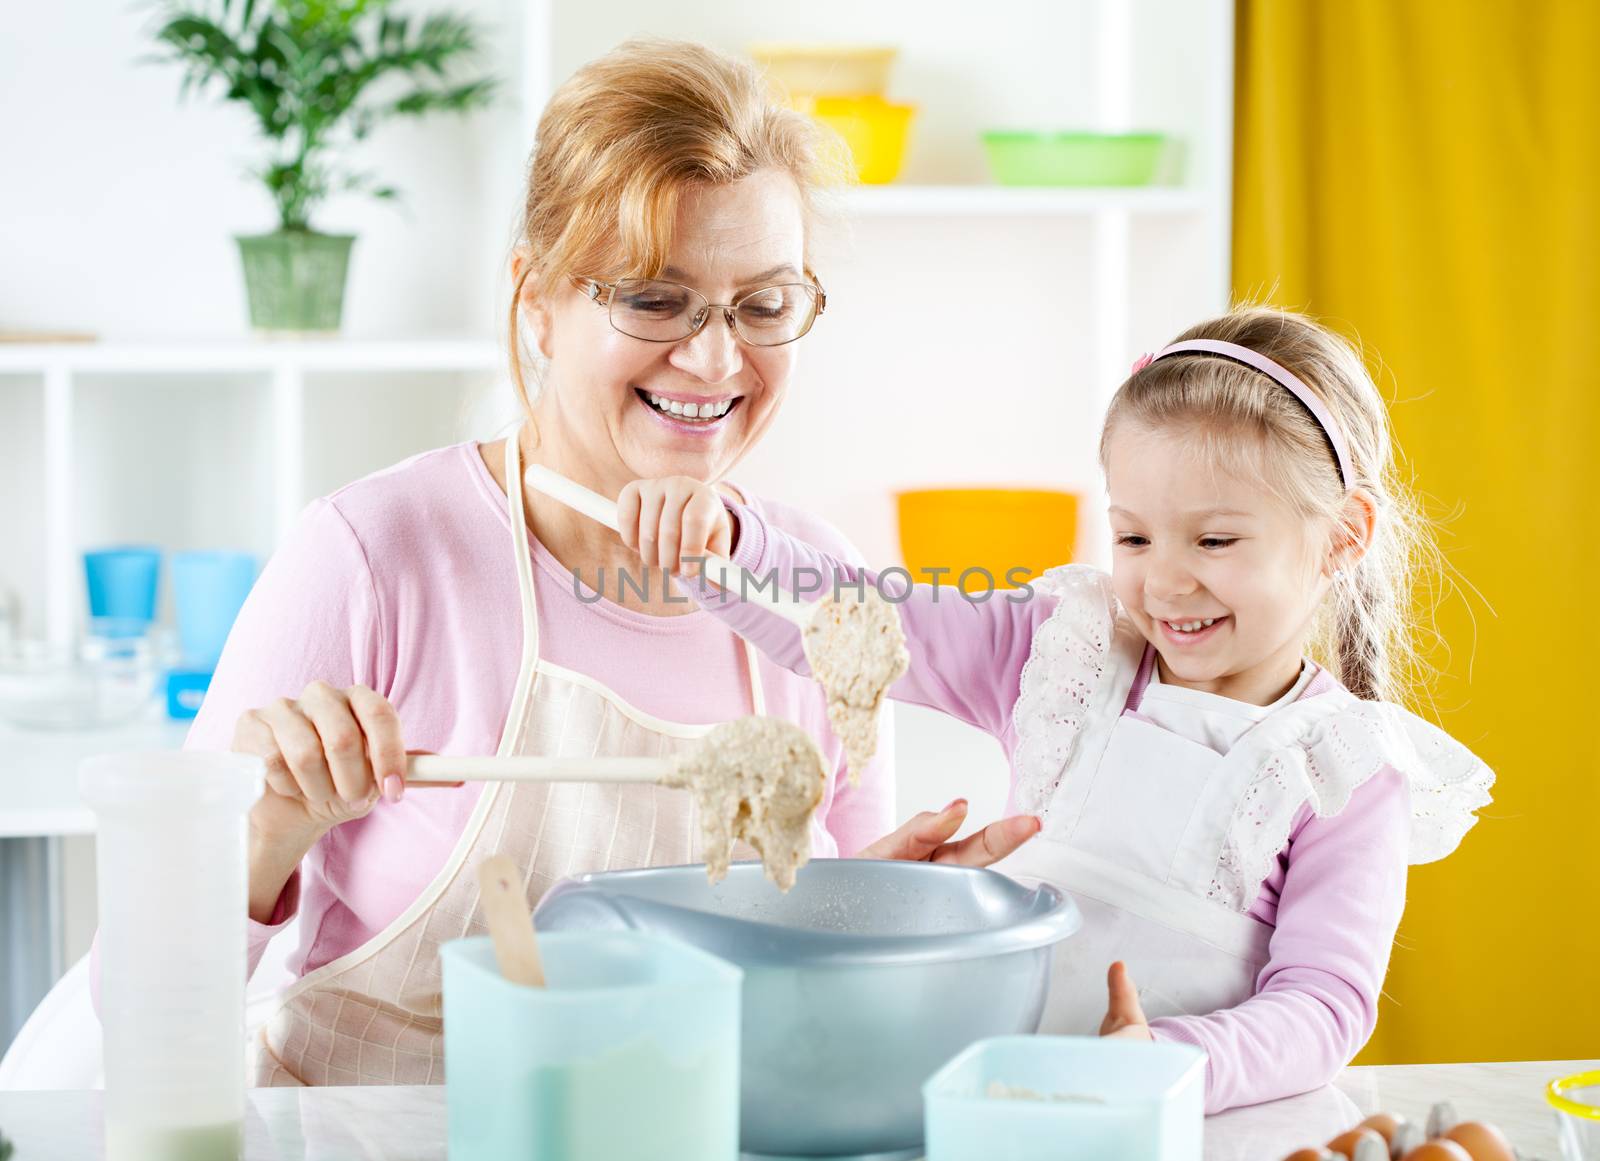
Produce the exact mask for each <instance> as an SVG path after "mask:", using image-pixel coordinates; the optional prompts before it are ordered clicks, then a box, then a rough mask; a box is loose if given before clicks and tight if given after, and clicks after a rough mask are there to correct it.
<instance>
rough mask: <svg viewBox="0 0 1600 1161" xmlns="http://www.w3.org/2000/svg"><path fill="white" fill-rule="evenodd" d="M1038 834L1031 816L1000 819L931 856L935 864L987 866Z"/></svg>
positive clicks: (1034, 819)
mask: <svg viewBox="0 0 1600 1161" xmlns="http://www.w3.org/2000/svg"><path fill="white" fill-rule="evenodd" d="M1038 833H1039V820H1038V819H1037V818H1035V817H1034V816H1033V815H1031V814H1018V815H1014V816H1013V817H1011V818H1003V819H1001V820H1000V821H999V822H991V823H990V824H989V825H988V826H986V827H984V828H983V829H982V830H980V831H979V832H978V833H977V834H972V835H968V836H967V837H966V838H964V839H962V840H961V841H960V842H958V843H950V844H949V845H948V846H946V847H945V848H944V849H943V850H941V851H939V852H938V853H937V854H936V855H935V856H934V862H937V863H959V864H960V865H962V866H964V867H987V866H990V865H992V864H994V863H998V862H999V861H1000V860H1001V859H1003V858H1005V857H1006V856H1007V855H1009V854H1011V853H1012V852H1013V851H1015V850H1016V849H1017V848H1018V847H1020V846H1021V845H1022V844H1023V843H1025V842H1027V841H1028V840H1029V839H1031V838H1032V837H1033V836H1034V835H1036V834H1038Z"/></svg>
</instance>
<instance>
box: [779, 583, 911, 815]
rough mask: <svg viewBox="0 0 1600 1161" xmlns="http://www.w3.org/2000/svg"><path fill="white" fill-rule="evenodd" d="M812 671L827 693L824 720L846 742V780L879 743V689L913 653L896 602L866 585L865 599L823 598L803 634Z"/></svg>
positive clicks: (854, 777) (856, 775) (854, 778)
mask: <svg viewBox="0 0 1600 1161" xmlns="http://www.w3.org/2000/svg"><path fill="white" fill-rule="evenodd" d="M801 642H802V644H803V645H804V647H805V651H806V660H807V661H809V662H810V663H811V674H812V676H813V677H815V678H816V679H817V683H818V684H819V685H821V686H822V690H823V692H824V693H825V694H826V695H827V698H828V720H829V721H830V722H831V723H833V732H834V733H835V734H837V735H838V737H839V741H840V742H842V743H843V744H844V753H845V761H846V763H847V765H848V767H849V770H850V785H852V786H857V785H859V784H860V780H861V770H862V769H863V768H864V767H865V766H866V764H867V763H868V762H870V761H871V760H872V755H873V754H874V753H876V752H877V749H878V709H879V707H880V706H881V705H882V704H883V695H884V694H885V693H886V692H888V689H889V687H890V686H891V685H893V684H894V683H895V681H897V680H898V679H899V677H900V675H901V674H903V673H904V672H905V671H906V666H908V665H909V664H910V663H911V657H910V655H909V654H908V653H907V652H906V635H905V631H904V630H903V629H901V627H900V614H899V612H898V611H896V609H895V607H894V606H893V605H891V604H890V603H889V602H888V601H886V600H884V599H883V598H882V597H881V596H879V595H878V593H877V592H876V591H874V590H873V589H870V588H868V589H867V590H866V591H865V596H864V597H863V599H860V600H857V599H854V598H852V599H841V597H840V596H839V595H837V594H836V595H835V596H833V597H828V598H824V599H823V600H822V601H821V602H820V603H819V604H818V605H817V610H816V612H815V613H814V614H813V615H812V618H811V623H810V624H809V625H807V626H806V629H805V631H804V633H802V634H801Z"/></svg>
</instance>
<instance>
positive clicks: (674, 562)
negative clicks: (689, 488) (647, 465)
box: [656, 488, 690, 573]
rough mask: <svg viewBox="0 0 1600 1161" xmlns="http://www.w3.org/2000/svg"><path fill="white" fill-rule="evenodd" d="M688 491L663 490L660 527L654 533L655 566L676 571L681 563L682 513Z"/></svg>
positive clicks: (687, 499) (688, 494) (687, 502)
mask: <svg viewBox="0 0 1600 1161" xmlns="http://www.w3.org/2000/svg"><path fill="white" fill-rule="evenodd" d="M689 497H690V493H688V492H685V491H681V490H679V489H677V488H671V489H667V490H664V491H663V493H662V496H661V520H660V528H659V531H658V532H657V533H656V567H658V568H661V569H665V570H666V571H667V572H670V573H676V572H677V571H678V567H679V565H680V564H681V563H682V561H681V554H682V547H683V513H684V509H685V508H686V507H688V504H689Z"/></svg>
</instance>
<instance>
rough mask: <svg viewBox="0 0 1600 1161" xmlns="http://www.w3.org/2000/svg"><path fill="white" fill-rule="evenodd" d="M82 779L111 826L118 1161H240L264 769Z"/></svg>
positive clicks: (108, 873)
mask: <svg viewBox="0 0 1600 1161" xmlns="http://www.w3.org/2000/svg"><path fill="white" fill-rule="evenodd" d="M79 781H80V785H81V789H82V791H83V797H84V800H85V801H86V802H87V803H88V805H89V806H90V807H91V808H93V810H94V811H95V813H96V815H97V816H98V828H97V831H96V839H95V859H96V863H97V878H98V883H99V892H100V936H99V938H100V1021H101V1027H102V1030H103V1037H104V1042H105V1069H106V1097H105V1128H106V1151H105V1157H106V1161H237V1159H238V1158H239V1157H241V1156H242V1155H243V1144H244V1111H245V1069H244V1062H245V1051H244V986H245V920H246V915H247V912H248V908H249V893H248V886H247V865H246V858H247V855H246V847H245V842H246V831H247V819H246V816H247V813H248V811H249V809H250V807H251V805H252V804H253V803H254V802H255V801H256V799H257V798H259V797H260V796H261V788H262V782H263V773H262V765H261V760H260V759H259V758H254V757H250V756H248V755H244V754H216V753H148V754H115V755H107V756H103V757H96V758H90V759H88V760H87V761H85V762H84V763H83V766H82V768H81V772H80V776H79Z"/></svg>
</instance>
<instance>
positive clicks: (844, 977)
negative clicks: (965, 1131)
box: [534, 859, 1082, 1157]
mask: <svg viewBox="0 0 1600 1161" xmlns="http://www.w3.org/2000/svg"><path fill="white" fill-rule="evenodd" d="M1081 922H1082V920H1081V918H1080V916H1079V914H1078V909H1077V907H1076V906H1075V905H1074V904H1073V902H1072V900H1071V899H1070V898H1068V897H1067V896H1066V895H1064V894H1063V893H1062V892H1060V891H1058V890H1056V889H1055V888H1054V887H1050V886H1039V887H1024V886H1022V885H1020V884H1018V883H1016V882H1013V881H1012V880H1011V879H1008V878H1006V877H1005V876H1004V875H1001V874H997V873H996V872H994V871H987V870H978V869H975V868H971V867H956V866H948V865H935V864H930V863H904V862H889V861H880V860H866V859H818V860H816V861H814V862H811V863H809V864H808V865H807V866H806V867H805V868H804V869H802V870H801V872H800V876H799V881H798V882H797V883H796V884H795V886H794V889H793V890H791V891H790V892H789V893H788V894H787V895H782V894H779V892H778V891H777V889H776V888H775V887H773V886H772V884H771V883H769V882H767V881H766V879H765V878H763V876H762V873H761V866H760V864H759V863H736V864H735V865H734V866H733V868H732V870H731V871H730V872H729V874H728V877H727V878H726V879H725V880H723V882H721V883H720V884H718V885H717V886H715V887H712V886H710V885H709V884H707V882H706V870H705V867H704V866H687V867H651V868H647V869H644V870H638V871H605V872H600V873H597V874H591V875H580V876H578V877H576V878H572V879H567V880H564V881H562V882H560V883H558V884H556V886H555V887H553V888H552V889H551V890H550V891H549V893H548V894H546V895H545V897H544V899H543V901H542V902H541V903H540V904H539V908H538V910H537V912H535V915H534V923H535V925H536V926H537V927H539V928H540V929H542V930H549V931H560V930H571V929H591V930H616V929H627V928H636V929H639V930H644V931H655V932H661V933H663V934H666V935H670V936H673V937H675V938H678V939H682V940H685V941H686V942H688V943H692V944H694V945H696V946H697V947H700V948H703V949H705V950H706V951H709V952H711V953H712V954H713V955H717V956H720V957H722V958H723V959H725V960H728V961H729V962H731V963H734V964H737V965H738V966H739V967H741V968H743V969H744V972H745V978H744V1020H743V1044H742V1049H741V1051H742V1065H741V1069H742V1078H741V1092H742V1105H741V1109H740V1123H741V1128H740V1142H741V1146H742V1147H743V1148H744V1149H745V1150H746V1151H747V1152H749V1153H753V1154H761V1155H766V1156H786V1157H792V1156H805V1157H861V1156H876V1157H889V1156H916V1155H917V1154H918V1152H919V1148H920V1146H921V1144H922V1092H921V1089H922V1083H923V1081H925V1080H927V1079H928V1077H929V1076H931V1075H932V1074H933V1073H934V1072H936V1071H938V1069H939V1067H940V1066H941V1065H943V1064H944V1063H945V1062H946V1061H948V1060H949V1059H950V1058H951V1057H953V1056H955V1054H956V1053H958V1052H960V1051H961V1050H962V1049H964V1048H965V1047H967V1045H969V1044H971V1043H972V1042H973V1041H974V1040H978V1039H981V1038H983V1037H986V1036H1002V1035H1006V1034H1008V1033H1031V1032H1035V1031H1037V1030H1038V1027H1039V1018H1040V1015H1041V1013H1042V1012H1043V1010H1044V999H1045V988H1046V985H1047V983H1048V981H1049V974H1050V951H1051V948H1052V947H1053V946H1054V945H1055V944H1056V943H1057V942H1059V941H1060V940H1062V939H1065V938H1066V937H1067V936H1069V935H1071V934H1072V933H1073V932H1074V931H1076V930H1077V929H1078V927H1079V925H1080V923H1081Z"/></svg>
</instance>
